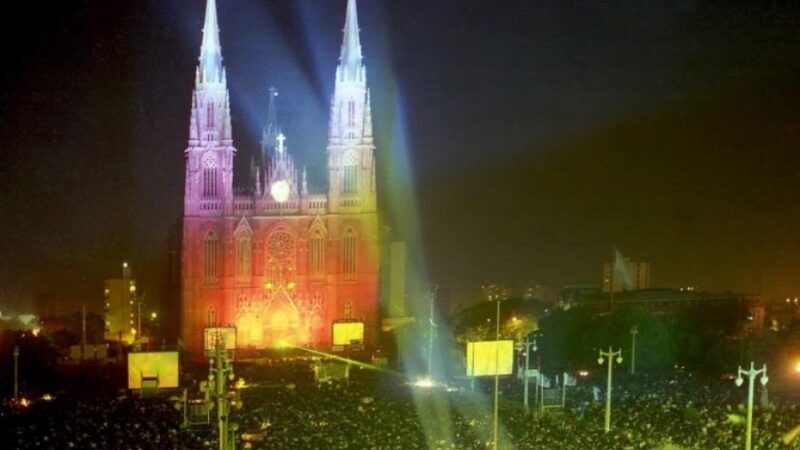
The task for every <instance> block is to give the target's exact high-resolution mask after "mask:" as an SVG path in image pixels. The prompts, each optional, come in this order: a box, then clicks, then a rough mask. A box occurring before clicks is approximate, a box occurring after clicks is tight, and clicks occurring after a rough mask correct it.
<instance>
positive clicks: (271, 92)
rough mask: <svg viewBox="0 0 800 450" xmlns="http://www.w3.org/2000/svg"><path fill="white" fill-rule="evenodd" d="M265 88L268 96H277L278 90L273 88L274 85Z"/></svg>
mask: <svg viewBox="0 0 800 450" xmlns="http://www.w3.org/2000/svg"><path fill="white" fill-rule="evenodd" d="M267 90H268V91H269V96H270V98H272V97H277V96H278V90H277V89H275V86H270V87H269V89H267Z"/></svg>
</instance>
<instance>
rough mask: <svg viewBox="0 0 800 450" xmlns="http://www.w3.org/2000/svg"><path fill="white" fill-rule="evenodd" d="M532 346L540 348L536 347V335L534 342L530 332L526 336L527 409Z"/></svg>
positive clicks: (534, 349) (525, 400)
mask: <svg viewBox="0 0 800 450" xmlns="http://www.w3.org/2000/svg"><path fill="white" fill-rule="evenodd" d="M531 346H533V351H536V350H538V348H537V347H536V336H534V337H533V342H531V335H530V333H528V335H527V336H525V375H524V377H525V378H524V380H525V397H524V401H523V404H524V405H525V410H526V411H527V410H528V371H529V370H530V360H531Z"/></svg>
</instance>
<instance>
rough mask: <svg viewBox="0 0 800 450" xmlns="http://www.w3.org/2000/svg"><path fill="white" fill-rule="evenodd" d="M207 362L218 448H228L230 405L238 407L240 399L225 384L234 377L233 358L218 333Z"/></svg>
mask: <svg viewBox="0 0 800 450" xmlns="http://www.w3.org/2000/svg"><path fill="white" fill-rule="evenodd" d="M208 362H209V370H208V381H210V382H211V383H209V384H212V383H213V385H214V386H213V387H211V386H209V387H208V390H209V391H210V397H213V399H214V400H215V401H216V405H215V406H216V409H217V422H218V428H219V450H228V449H230V448H232V446H231V441H233V439H229V437H228V431H229V427H228V419H229V413H230V407H231V406H235V407H237V408H240V407H241V400H240V398H239V394H238V392H230V391H228V389H227V386H226V384H227V381H233V380H234V378H235V376H234V373H233V358H232V355H231V354H230V352H229V351H228V350H226V349H225V344H224V339H223V338H222V336H221V335H220V334H218V335H217V339H216V345H215V346H214V353H213V356H212V357H211V358H210V359H209V361H208ZM212 404H213V403H212ZM234 428H235V427H234ZM234 431H235V429H234ZM234 442H235V441H234Z"/></svg>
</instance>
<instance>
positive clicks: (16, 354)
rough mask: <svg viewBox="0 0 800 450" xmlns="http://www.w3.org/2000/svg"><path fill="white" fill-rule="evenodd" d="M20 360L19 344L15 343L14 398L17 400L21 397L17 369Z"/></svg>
mask: <svg viewBox="0 0 800 450" xmlns="http://www.w3.org/2000/svg"><path fill="white" fill-rule="evenodd" d="M18 361H19V345H16V344H15V345H14V400H17V397H19V385H18V383H17V379H18V375H19V371H18V370H17V366H18V364H17V363H18Z"/></svg>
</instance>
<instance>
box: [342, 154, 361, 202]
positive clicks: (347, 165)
mask: <svg viewBox="0 0 800 450" xmlns="http://www.w3.org/2000/svg"><path fill="white" fill-rule="evenodd" d="M342 170H343V174H342V192H343V193H345V194H355V193H357V192H358V151H357V150H356V149H354V148H350V149H347V151H345V152H344V156H343V157H342Z"/></svg>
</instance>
